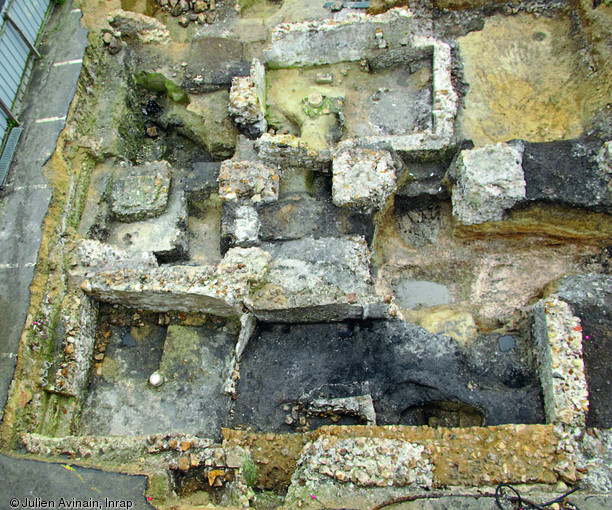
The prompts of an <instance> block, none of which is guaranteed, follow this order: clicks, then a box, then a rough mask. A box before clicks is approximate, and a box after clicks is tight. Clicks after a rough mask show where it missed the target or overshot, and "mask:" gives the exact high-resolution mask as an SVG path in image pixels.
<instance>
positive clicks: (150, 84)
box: [134, 71, 189, 104]
mask: <svg viewBox="0 0 612 510" xmlns="http://www.w3.org/2000/svg"><path fill="white" fill-rule="evenodd" d="M134 81H135V83H136V85H138V86H140V87H142V88H145V89H147V90H150V91H151V92H165V93H166V94H167V95H168V97H169V98H170V99H171V100H172V101H174V102H175V103H183V104H189V96H188V95H187V92H185V91H184V90H183V89H182V88H181V87H179V86H178V85H177V84H176V83H174V82H173V81H172V80H170V79H168V78H166V77H165V76H164V75H163V74H162V73H149V72H147V71H140V72H138V73H136V74H134Z"/></svg>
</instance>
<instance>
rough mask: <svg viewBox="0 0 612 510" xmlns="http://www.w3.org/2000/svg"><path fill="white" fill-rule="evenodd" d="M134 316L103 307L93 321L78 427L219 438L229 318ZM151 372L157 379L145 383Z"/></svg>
mask: <svg viewBox="0 0 612 510" xmlns="http://www.w3.org/2000/svg"><path fill="white" fill-rule="evenodd" d="M134 316H139V314H138V313H137V312H136V311H131V312H130V313H129V314H127V315H125V316H122V317H123V318H121V319H119V318H118V316H117V315H112V314H109V315H106V316H104V318H103V319H102V322H101V323H100V328H99V331H98V339H99V340H98V348H97V353H96V356H97V357H96V359H97V360H98V363H97V364H96V368H95V370H94V375H93V376H92V379H91V382H90V386H89V395H88V398H87V401H86V403H85V407H84V410H83V418H82V429H81V433H82V434H85V435H87V434H91V435H127V436H131V435H140V434H155V433H159V432H166V431H169V430H172V431H176V432H184V433H189V434H194V435H198V436H201V437H219V434H220V430H221V427H222V426H223V425H224V424H225V423H226V422H227V417H228V414H229V406H230V397H229V395H227V394H225V393H224V391H223V385H224V383H225V381H226V380H227V377H228V374H229V373H230V366H229V362H230V360H231V357H232V353H233V350H234V345H235V343H236V334H237V331H236V325H235V324H232V323H226V322H225V321H224V320H221V319H216V318H208V319H207V318H206V317H204V318H201V319H199V320H198V321H196V322H195V325H179V324H170V325H161V326H160V325H159V324H158V322H160V320H159V318H158V317H157V314H148V315H144V316H143V317H142V318H136V319H133V317H134ZM160 317H165V315H163V314H162V315H160ZM162 322H165V321H164V320H162ZM179 322H180V321H179ZM183 322H184V321H183ZM113 323H114V324H113ZM191 324H194V323H193V322H191ZM102 350H103V352H104V354H102V353H100V351H102ZM153 373H158V374H159V375H160V376H161V377H162V378H163V379H164V383H163V384H162V385H161V386H159V387H155V386H153V385H152V384H150V382H149V377H150V376H151V374H153Z"/></svg>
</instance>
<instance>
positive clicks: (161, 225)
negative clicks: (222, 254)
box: [108, 191, 189, 262]
mask: <svg viewBox="0 0 612 510" xmlns="http://www.w3.org/2000/svg"><path fill="white" fill-rule="evenodd" d="M108 242H109V243H110V244H113V245H115V246H117V247H119V248H121V249H123V250H125V251H128V252H152V253H154V254H155V256H156V257H157V258H158V260H159V261H161V262H169V261H174V260H181V259H183V258H185V257H186V256H187V254H188V251H189V240H188V237H187V202H186V200H185V195H184V193H183V192H182V191H175V192H173V193H171V194H170V198H169V200H168V207H167V211H166V212H165V213H164V214H162V215H161V216H158V217H157V218H149V219H147V220H142V221H135V222H132V223H115V224H113V225H112V226H111V228H110V234H109V238H108Z"/></svg>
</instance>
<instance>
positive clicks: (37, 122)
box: [35, 115, 66, 124]
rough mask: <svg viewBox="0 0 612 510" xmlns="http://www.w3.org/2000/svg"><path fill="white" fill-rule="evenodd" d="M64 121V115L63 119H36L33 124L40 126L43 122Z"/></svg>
mask: <svg viewBox="0 0 612 510" xmlns="http://www.w3.org/2000/svg"><path fill="white" fill-rule="evenodd" d="M65 120H66V116H65V115H64V116H63V117H45V118H44V119H37V120H36V121H35V122H36V124H42V123H43V122H58V121H62V122H63V121H65Z"/></svg>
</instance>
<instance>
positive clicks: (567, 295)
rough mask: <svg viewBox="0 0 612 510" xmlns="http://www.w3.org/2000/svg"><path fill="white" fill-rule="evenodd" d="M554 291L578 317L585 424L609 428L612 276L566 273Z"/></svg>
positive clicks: (611, 410) (611, 417)
mask: <svg viewBox="0 0 612 510" xmlns="http://www.w3.org/2000/svg"><path fill="white" fill-rule="evenodd" d="M556 294H557V295H558V296H559V297H560V298H561V299H562V300H563V301H565V302H566V303H568V304H569V305H570V307H571V310H572V313H573V314H574V315H575V316H577V317H579V318H580V326H581V327H582V332H581V333H582V349H583V359H584V365H585V370H586V373H587V375H588V377H587V382H588V389H589V413H588V415H587V420H586V426H587V427H606V428H609V427H612V405H611V403H612V380H611V378H610V366H612V334H611V333H610V332H612V276H610V275H606V274H595V273H589V274H581V275H570V276H566V277H564V278H562V279H561V280H560V281H559V282H558V287H557V290H556Z"/></svg>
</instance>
